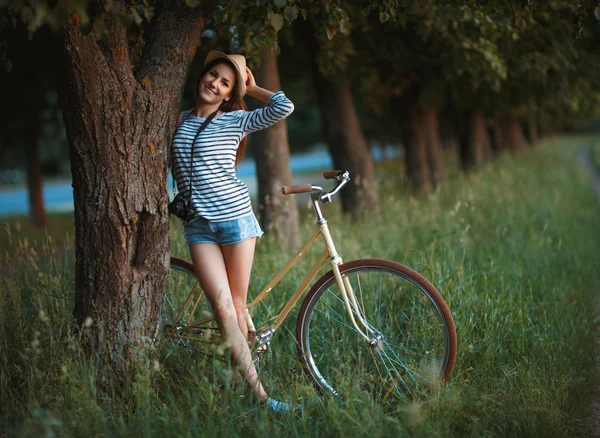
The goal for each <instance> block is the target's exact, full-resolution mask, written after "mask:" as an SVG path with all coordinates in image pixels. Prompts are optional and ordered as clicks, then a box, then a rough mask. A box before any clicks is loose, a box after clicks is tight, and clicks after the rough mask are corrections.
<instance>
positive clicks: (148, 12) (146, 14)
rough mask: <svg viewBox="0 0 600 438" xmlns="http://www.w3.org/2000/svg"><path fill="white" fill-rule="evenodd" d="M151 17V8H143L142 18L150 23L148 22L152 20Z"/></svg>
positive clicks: (152, 14) (152, 12) (152, 13)
mask: <svg viewBox="0 0 600 438" xmlns="http://www.w3.org/2000/svg"><path fill="white" fill-rule="evenodd" d="M153 16H154V8H153V7H152V6H146V7H145V8H144V17H146V20H148V22H150V20H152V17H153Z"/></svg>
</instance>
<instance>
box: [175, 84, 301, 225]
mask: <svg viewBox="0 0 600 438" xmlns="http://www.w3.org/2000/svg"><path fill="white" fill-rule="evenodd" d="M293 110H294V104H293V103H292V102H291V101H290V100H289V99H288V98H287V97H285V95H284V94H283V92H281V91H279V92H277V93H275V94H273V95H272V96H271V97H270V98H269V101H268V102H267V106H266V107H264V108H260V109H257V110H254V111H243V110H240V111H231V112H226V113H223V114H221V115H220V116H219V117H215V118H214V119H213V120H212V121H211V123H209V125H208V126H207V127H206V128H205V129H204V131H202V133H201V134H200V135H199V136H198V139H197V140H196V145H195V147H194V161H193V169H192V172H191V175H192V193H191V203H192V206H193V209H194V213H195V215H194V217H203V218H205V219H208V220H210V221H213V222H220V221H227V220H231V219H236V218H239V217H242V216H245V215H247V214H250V213H251V212H252V206H251V204H250V194H249V193H248V188H247V187H246V184H244V183H243V182H242V181H240V180H239V179H238V178H237V177H236V176H235V156H236V152H237V148H238V146H239V144H240V141H241V140H242V139H243V138H244V136H245V135H247V134H249V133H251V132H254V131H258V130H259V129H264V128H268V127H269V126H271V125H273V124H274V123H276V122H278V121H279V120H282V119H284V118H286V117H287V116H288V115H290V114H291V113H292V111H293ZM181 116H182V117H181V118H182V122H181V124H180V125H179V127H178V128H177V130H176V131H175V135H174V137H173V143H172V146H171V151H172V162H173V169H172V170H173V177H174V178H175V181H176V182H177V190H178V191H179V193H181V194H183V195H184V196H186V197H188V196H189V187H190V179H189V178H190V161H191V160H190V157H191V152H192V141H193V140H194V137H195V135H196V133H197V132H198V129H199V128H200V125H202V123H203V122H204V120H205V119H203V118H201V117H196V116H195V115H194V114H192V110H188V111H183V112H182V114H181Z"/></svg>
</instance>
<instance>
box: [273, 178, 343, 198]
mask: <svg viewBox="0 0 600 438" xmlns="http://www.w3.org/2000/svg"><path fill="white" fill-rule="evenodd" d="M323 178H325V179H337V180H338V181H339V182H338V184H337V185H336V186H335V187H334V188H333V190H331V191H330V192H324V191H323V189H322V188H321V187H319V186H313V185H311V184H296V185H293V186H283V187H282V188H281V193H283V194H284V195H292V194H296V193H311V192H313V193H316V195H317V197H316V198H315V197H314V196H313V199H316V200H319V201H321V202H323V203H325V202H331V198H332V196H334V195H335V194H336V193H337V192H339V191H340V189H341V188H342V187H344V186H345V185H346V183H347V182H348V181H350V172H348V171H347V170H329V171H327V172H323Z"/></svg>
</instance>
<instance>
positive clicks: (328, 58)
mask: <svg viewBox="0 0 600 438" xmlns="http://www.w3.org/2000/svg"><path fill="white" fill-rule="evenodd" d="M594 3H595V2H592V1H591V0H588V1H584V2H582V3H581V5H579V6H577V7H576V6H574V5H572V4H571V2H569V1H561V0H547V1H544V2H541V1H539V2H538V1H532V0H527V1H521V0H503V1H486V0H479V1H475V0H473V1H466V2H465V1H459V0H452V1H448V2H443V3H442V2H434V1H403V0H384V1H383V2H377V1H374V0H369V1H366V0H364V1H358V2H355V1H352V2H351V1H349V0H334V1H325V0H304V1H300V0H293V1H286V0H275V1H271V0H258V1H256V2H244V1H234V0H230V1H228V2H220V1H211V2H209V1H203V0H187V1H183V0H162V1H161V0H157V1H156V2H153V1H151V0H127V1H126V0H121V1H118V0H113V1H110V2H107V1H101V0H89V1H84V0H78V1H73V2H69V1H67V0H62V1H59V2H52V1H48V2H45V1H43V0H36V1H33V0H16V1H11V2H0V7H2V8H3V10H4V11H5V12H7V13H8V14H7V15H6V16H7V17H9V19H4V20H2V21H0V26H4V28H5V29H8V28H10V27H11V26H12V23H13V22H17V21H20V22H23V23H24V25H25V26H28V29H29V31H30V32H40V30H43V29H51V30H53V31H54V32H55V34H53V35H52V36H51V37H48V42H49V44H51V47H52V49H51V51H49V52H48V53H50V54H51V57H52V61H50V64H51V65H52V67H56V71H57V73H56V74H55V75H54V77H55V79H56V80H55V84H56V87H57V89H58V93H59V103H60V108H61V110H62V115H63V120H64V123H65V127H66V133H67V137H68V141H69V149H70V162H71V173H72V177H73V189H74V199H75V228H76V278H75V283H76V307H75V315H76V319H77V322H78V324H79V325H81V324H83V322H84V321H85V320H86V318H88V317H91V318H92V319H93V320H94V321H95V324H94V326H93V329H92V333H94V337H93V338H94V339H95V341H96V342H97V344H98V345H110V346H111V348H110V349H109V350H103V352H102V353H101V357H103V358H104V362H105V364H106V365H107V368H106V371H107V373H108V370H109V369H113V370H117V371H118V374H119V373H120V371H119V370H121V371H122V370H123V369H124V366H125V364H127V363H137V361H138V358H139V357H140V355H139V349H140V348H149V347H151V346H152V345H153V344H154V342H155V341H156V336H157V333H158V324H159V315H160V307H161V302H162V290H163V287H164V284H165V281H166V278H167V275H168V271H169V257H168V254H169V239H168V224H169V215H168V212H167V208H166V206H167V204H168V196H167V174H168V169H169V168H168V165H169V161H168V158H169V145H170V140H171V136H172V132H173V130H174V128H175V124H176V121H177V118H178V113H179V109H180V107H181V99H182V95H183V92H184V89H185V87H186V83H188V87H189V86H190V83H193V82H194V80H195V79H196V78H195V77H193V76H194V75H193V74H192V75H191V76H192V77H191V79H192V80H191V81H188V73H189V72H190V69H192V71H194V68H197V65H198V60H196V63H193V61H194V58H195V55H196V49H197V47H198V46H199V44H200V41H201V35H202V34H203V32H204V34H205V35H206V34H209V33H210V34H211V35H213V38H212V42H208V43H207V44H206V46H210V45H211V44H212V45H216V46H218V47H220V48H223V47H227V46H229V47H230V48H232V49H233V50H240V51H242V52H243V53H245V54H247V55H255V56H256V58H257V59H259V58H260V60H261V63H260V66H259V67H258V70H257V78H258V81H259V83H261V84H264V85H265V86H266V87H267V88H272V89H277V88H279V68H280V67H281V70H282V71H290V70H292V69H293V71H294V72H293V73H292V75H296V79H299V78H298V77H297V76H298V75H300V76H302V79H299V80H298V83H299V84H304V86H306V85H308V84H312V86H310V87H309V88H310V89H312V90H313V92H312V93H302V94H300V93H299V94H298V95H297V98H294V101H295V102H296V103H297V105H296V106H297V113H300V114H301V113H302V105H301V103H302V102H304V103H306V104H308V103H311V102H310V101H309V100H308V99H310V97H309V96H313V98H314V104H315V105H316V106H317V107H318V108H319V113H320V118H321V127H322V130H323V138H324V140H325V142H326V144H327V145H328V147H329V150H330V152H331V155H332V158H333V162H334V165H335V167H336V168H342V169H348V170H350V172H351V174H352V175H353V181H352V184H351V186H350V187H349V189H348V190H344V191H343V198H342V204H343V208H344V210H345V211H347V212H349V213H350V214H352V215H354V216H360V215H361V213H362V212H369V214H371V215H373V214H377V212H378V209H379V204H378V197H377V185H376V181H375V175H374V170H373V161H372V158H371V155H370V153H369V149H368V141H367V138H371V139H374V138H376V139H377V140H378V141H381V142H384V143H398V142H402V143H403V144H404V146H405V148H406V159H407V166H406V168H407V172H408V177H409V181H410V183H411V186H412V187H413V189H415V190H429V189H430V188H431V187H433V186H435V185H437V184H440V183H441V182H442V181H443V179H444V175H445V170H444V160H443V158H442V154H441V135H442V134H441V133H444V135H445V136H452V137H453V138H455V139H456V140H457V141H458V143H459V144H460V147H459V151H460V157H461V160H462V163H463V164H464V166H465V169H469V168H471V167H473V166H477V165H478V164H480V163H481V162H482V161H483V160H485V159H488V158H489V157H491V156H492V152H494V151H501V150H502V149H505V148H506V149H509V150H516V149H518V148H519V147H521V145H522V144H523V143H524V141H523V131H522V126H527V128H528V129H527V133H528V136H529V138H530V139H531V140H532V142H534V141H535V138H536V137H537V133H538V132H539V131H545V130H548V129H550V128H552V129H556V128H562V127H568V126H570V125H571V124H572V123H573V122H574V121H576V120H580V119H582V118H585V117H589V116H590V114H592V113H593V111H594V109H595V108H597V104H598V100H599V96H598V91H597V90H599V89H600V88H599V87H598V85H599V84H598V80H599V79H598V78H599V77H600V75H599V74H598V73H599V72H600V68H599V67H600V63H599V59H600V58H599V56H598V55H599V54H598V49H597V43H596V41H595V39H594V35H595V34H596V33H597V31H598V24H597V23H596V21H595V19H594V12H596V13H597V12H598V10H597V9H594V8H595V7H596V8H597V5H595V4H594ZM207 30H210V32H206V31H207ZM1 44H3V45H6V44H7V39H6V38H4V39H2V42H1ZM9 52H10V51H4V52H3V53H2V55H0V58H1V59H0V60H1V61H3V62H4V63H7V64H8V63H11V62H13V63H14V64H15V66H16V64H17V61H16V60H15V58H14V55H11V56H9V57H7V56H6V53H9ZM280 52H281V53H280ZM203 53H205V52H203ZM279 53H280V54H279ZM277 54H279V56H275V55H277ZM200 58H202V56H200ZM298 59H303V60H304V61H305V62H304V63H303V65H299V64H298V62H297V60H298ZM195 66H196V67H195ZM302 72H304V73H302ZM284 80H285V78H284ZM290 84H291V82H290ZM285 88H286V91H287V89H288V87H287V85H286V87H285ZM290 93H293V85H291V87H290ZM188 94H190V95H193V93H188ZM490 133H492V134H493V135H491V136H490V135H489V134H490ZM253 143H254V148H255V151H254V155H255V158H256V161H257V163H260V165H259V166H258V167H257V172H258V178H259V195H260V208H261V216H262V219H263V225H265V227H266V228H268V229H270V230H271V231H272V232H273V233H276V232H277V230H283V229H285V230H286V232H285V233H281V234H280V235H278V238H279V239H282V240H287V239H288V238H289V236H295V235H297V233H295V232H294V230H295V229H297V212H296V211H295V208H296V207H295V203H293V202H289V201H287V202H286V200H285V199H283V198H282V197H281V196H280V195H279V188H280V187H281V185H283V184H290V183H291V174H290V171H289V146H288V141H287V128H286V124H285V123H280V124H278V125H276V126H275V127H273V128H271V129H269V130H267V131H264V132H261V133H259V134H254V140H253ZM292 240H293V237H292ZM142 339H143V340H144V341H142ZM106 375H108V374H106ZM121 375H122V373H121Z"/></svg>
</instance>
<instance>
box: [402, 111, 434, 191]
mask: <svg viewBox="0 0 600 438" xmlns="http://www.w3.org/2000/svg"><path fill="white" fill-rule="evenodd" d="M410 122H411V135H410V140H409V141H407V142H406V175H407V177H408V181H409V186H410V189H411V191H423V192H429V191H430V190H431V180H430V177H429V163H428V162H427V144H426V141H425V125H424V123H423V114H422V112H421V111H420V109H419V108H418V106H416V105H415V106H414V107H413V111H412V113H411V118H410Z"/></svg>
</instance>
